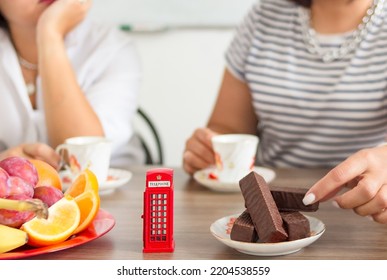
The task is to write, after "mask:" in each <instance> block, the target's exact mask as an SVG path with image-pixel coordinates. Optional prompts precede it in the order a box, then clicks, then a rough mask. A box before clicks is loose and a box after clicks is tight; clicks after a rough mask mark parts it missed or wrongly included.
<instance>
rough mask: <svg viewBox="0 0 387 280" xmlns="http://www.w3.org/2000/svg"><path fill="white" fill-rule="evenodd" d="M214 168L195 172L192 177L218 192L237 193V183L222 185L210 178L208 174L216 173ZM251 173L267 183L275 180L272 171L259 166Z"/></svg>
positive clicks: (238, 189) (238, 188) (222, 183)
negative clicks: (259, 176)
mask: <svg viewBox="0 0 387 280" xmlns="http://www.w3.org/2000/svg"><path fill="white" fill-rule="evenodd" d="M215 170H216V168H215V167H209V168H206V169H202V170H199V171H196V172H195V173H194V175H193V177H194V179H195V180H196V181H197V182H198V183H200V184H201V185H203V186H205V187H207V188H209V189H211V190H214V191H218V192H239V191H240V187H239V181H238V182H233V183H224V182H221V181H219V180H218V179H212V178H210V174H211V173H214V172H216V171H215ZM253 171H255V172H256V173H258V174H259V175H261V176H262V177H263V178H264V179H265V181H266V182H267V183H270V182H271V181H272V180H273V179H274V178H275V172H274V171H273V170H272V169H269V168H266V167H260V166H254V168H253Z"/></svg>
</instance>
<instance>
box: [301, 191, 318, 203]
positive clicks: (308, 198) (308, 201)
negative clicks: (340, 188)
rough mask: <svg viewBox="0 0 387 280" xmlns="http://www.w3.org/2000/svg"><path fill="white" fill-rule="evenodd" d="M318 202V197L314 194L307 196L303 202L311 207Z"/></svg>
mask: <svg viewBox="0 0 387 280" xmlns="http://www.w3.org/2000/svg"><path fill="white" fill-rule="evenodd" d="M315 200H316V196H315V195H314V194H313V193H310V194H307V195H306V196H305V197H304V199H303V200H302V202H303V203H304V204H305V205H309V204H312V203H313V202H314V201H315Z"/></svg>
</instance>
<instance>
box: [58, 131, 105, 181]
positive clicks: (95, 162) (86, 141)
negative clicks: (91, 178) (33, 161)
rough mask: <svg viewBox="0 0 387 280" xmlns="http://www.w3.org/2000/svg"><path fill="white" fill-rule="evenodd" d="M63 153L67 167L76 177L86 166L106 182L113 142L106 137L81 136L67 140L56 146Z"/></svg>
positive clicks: (99, 179) (100, 179)
mask: <svg viewBox="0 0 387 280" xmlns="http://www.w3.org/2000/svg"><path fill="white" fill-rule="evenodd" d="M56 151H57V152H58V153H59V154H60V155H61V157H62V160H63V162H64V163H65V167H66V169H68V170H69V171H70V173H71V176H72V178H73V179H74V178H75V177H76V176H78V175H79V173H80V172H81V171H83V170H85V169H86V168H88V169H90V170H91V171H92V172H93V173H94V174H95V176H96V177H97V179H98V182H99V183H101V182H105V181H106V180H107V177H108V171H109V165H110V155H111V142H110V141H109V140H108V139H106V138H105V137H99V136H79V137H72V138H68V139H66V140H65V142H64V143H63V144H61V145H59V146H58V147H57V148H56Z"/></svg>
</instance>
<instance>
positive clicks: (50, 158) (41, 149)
mask: <svg viewBox="0 0 387 280" xmlns="http://www.w3.org/2000/svg"><path fill="white" fill-rule="evenodd" d="M12 156H18V157H24V158H30V159H40V160H43V161H45V162H47V163H49V164H50V165H51V166H53V167H54V168H55V169H58V167H59V162H60V155H59V154H57V153H56V152H55V150H54V149H53V148H51V147H50V146H48V145H46V144H43V143H32V144H22V145H19V146H16V147H13V148H11V149H8V150H6V151H4V152H2V153H0V160H2V159H5V158H7V157H12Z"/></svg>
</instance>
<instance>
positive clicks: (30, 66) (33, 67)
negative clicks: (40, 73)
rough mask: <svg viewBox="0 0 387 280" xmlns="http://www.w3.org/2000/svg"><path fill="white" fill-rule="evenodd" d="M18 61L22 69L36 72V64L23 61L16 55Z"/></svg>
mask: <svg viewBox="0 0 387 280" xmlns="http://www.w3.org/2000/svg"><path fill="white" fill-rule="evenodd" d="M18 59H19V63H20V65H21V66H23V67H24V68H26V69H28V70H31V71H37V70H38V65H37V64H34V63H31V62H29V61H28V60H25V59H24V58H22V57H21V56H20V55H18Z"/></svg>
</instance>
